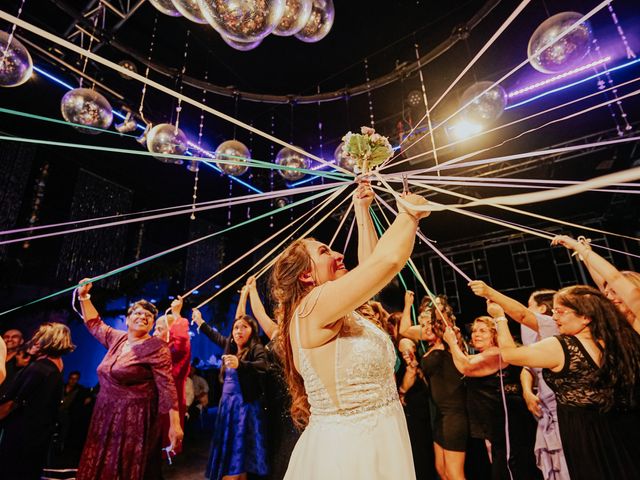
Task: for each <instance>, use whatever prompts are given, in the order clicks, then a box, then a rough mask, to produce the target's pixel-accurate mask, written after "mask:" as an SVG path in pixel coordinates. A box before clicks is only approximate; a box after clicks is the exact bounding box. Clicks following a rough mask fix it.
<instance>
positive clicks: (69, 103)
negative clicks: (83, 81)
mask: <svg viewBox="0 0 640 480" xmlns="http://www.w3.org/2000/svg"><path fill="white" fill-rule="evenodd" d="M60 111H61V112H62V117H63V118H64V119H65V120H66V121H67V122H70V123H77V124H80V125H86V126H88V127H96V128H102V129H107V128H109V126H110V125H111V122H112V121H113V110H112V109H111V105H110V104H109V102H108V101H107V99H106V98H104V97H103V96H102V95H100V94H99V93H98V92H96V91H95V90H91V89H90V88H74V89H73V90H69V91H68V92H67V93H65V94H64V96H63V97H62V100H61V101H60ZM74 128H75V129H77V130H78V131H80V132H82V133H88V134H91V135H97V134H98V133H100V130H96V129H92V128H82V127H77V126H75V125H74Z"/></svg>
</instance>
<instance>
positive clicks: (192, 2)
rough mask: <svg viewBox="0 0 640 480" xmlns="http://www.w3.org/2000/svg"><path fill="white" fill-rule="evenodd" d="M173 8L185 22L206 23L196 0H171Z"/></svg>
mask: <svg viewBox="0 0 640 480" xmlns="http://www.w3.org/2000/svg"><path fill="white" fill-rule="evenodd" d="M171 2H172V3H173V6H174V7H175V9H176V10H178V12H180V14H181V15H182V16H183V17H184V18H186V19H187V20H191V21H192V22H195V23H207V19H206V18H204V15H202V12H201V11H200V6H199V5H198V0H171Z"/></svg>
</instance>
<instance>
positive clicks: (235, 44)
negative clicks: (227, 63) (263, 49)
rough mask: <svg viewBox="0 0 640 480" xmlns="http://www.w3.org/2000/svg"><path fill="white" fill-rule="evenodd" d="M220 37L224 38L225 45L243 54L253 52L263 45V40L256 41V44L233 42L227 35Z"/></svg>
mask: <svg viewBox="0 0 640 480" xmlns="http://www.w3.org/2000/svg"><path fill="white" fill-rule="evenodd" d="M220 36H221V37H222V40H224V43H226V44H227V45H229V46H230V47H232V48H235V49H236V50H239V51H241V52H247V51H249V50H253V49H254V48H256V47H257V46H258V45H260V43H262V40H256V41H255V42H237V41H235V40H231V39H230V38H229V37H227V36H225V35H220Z"/></svg>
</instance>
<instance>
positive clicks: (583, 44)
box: [527, 12, 592, 73]
mask: <svg viewBox="0 0 640 480" xmlns="http://www.w3.org/2000/svg"><path fill="white" fill-rule="evenodd" d="M582 16H583V15H582V14H581V13H578V12H563V13H558V14H557V15H554V16H553V17H551V18H548V19H547V20H545V21H544V22H542V24H541V25H540V26H539V27H538V28H536V31H535V32H533V35H531V39H530V40H529V46H528V47H527V55H528V56H529V62H530V63H531V65H532V66H533V68H535V69H536V70H538V71H540V72H542V73H561V72H565V71H567V70H569V69H570V68H573V67H575V66H577V65H578V63H580V60H582V59H583V58H584V57H585V56H587V54H588V53H589V49H590V45H591V40H592V33H591V26H590V25H589V22H582V23H581V24H579V25H578V26H577V27H576V28H574V29H573V30H572V31H571V32H570V33H568V34H567V35H565V36H564V37H562V38H561V39H560V40H558V41H556V42H553V41H554V39H555V38H557V37H559V36H560V34H561V33H562V32H563V31H564V30H566V29H567V28H569V27H570V26H571V25H573V24H574V23H576V22H577V21H578V20H580V19H581V18H582ZM551 42H553V43H552V44H551V45H550V46H549V47H547V48H545V49H544V50H542V51H541V52H538V50H540V48H541V47H543V46H544V45H547V44H549V43H551ZM536 52H537V54H536Z"/></svg>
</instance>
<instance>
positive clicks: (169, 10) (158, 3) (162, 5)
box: [149, 0, 180, 17]
mask: <svg viewBox="0 0 640 480" xmlns="http://www.w3.org/2000/svg"><path fill="white" fill-rule="evenodd" d="M149 3H151V5H153V6H154V7H156V10H158V11H160V12H161V13H164V14H165V15H169V16H170V17H179V16H180V12H179V11H178V10H177V9H176V7H174V6H173V2H172V1H171V0H149Z"/></svg>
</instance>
